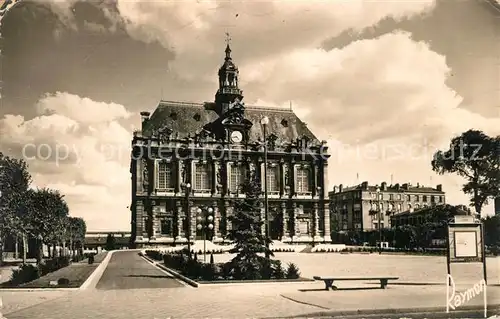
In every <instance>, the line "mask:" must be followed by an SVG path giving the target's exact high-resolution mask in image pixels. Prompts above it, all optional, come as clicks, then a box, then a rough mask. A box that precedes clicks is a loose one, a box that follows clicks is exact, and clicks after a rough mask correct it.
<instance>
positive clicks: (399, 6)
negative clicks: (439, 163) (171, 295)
mask: <svg viewBox="0 0 500 319" xmlns="http://www.w3.org/2000/svg"><path fill="white" fill-rule="evenodd" d="M225 32H229V33H230V34H231V37H232V49H233V57H234V60H235V62H236V63H237V64H238V65H239V67H240V74H241V79H242V83H241V84H242V85H241V86H242V88H243V90H244V91H245V101H246V103H247V104H258V105H268V106H281V107H288V106H289V104H290V101H291V103H292V105H293V108H294V110H295V111H296V112H297V114H299V116H300V117H301V118H302V119H303V120H304V121H306V122H307V123H308V124H309V127H310V128H311V129H312V130H313V131H314V133H315V134H316V135H317V136H318V137H319V138H320V139H325V140H327V141H328V143H329V145H330V147H331V153H332V158H331V160H330V162H329V163H330V169H329V174H330V175H329V180H330V185H329V188H330V189H331V188H332V187H333V185H335V184H341V183H342V184H344V185H353V184H356V183H358V182H361V181H364V180H368V181H370V183H372V184H379V183H380V182H382V181H384V180H385V181H387V182H389V183H390V181H391V175H392V179H393V182H394V183H396V182H399V183H404V182H411V183H413V184H416V183H417V182H418V183H420V184H423V185H434V186H435V185H436V184H443V187H444V189H445V191H447V196H448V201H449V202H450V203H453V204H459V203H467V199H466V197H464V195H463V194H461V192H460V185H461V183H462V180H461V179H460V178H457V177H454V176H437V175H435V174H434V173H432V171H431V168H430V158H431V156H432V153H433V152H434V150H435V149H436V148H439V147H444V146H446V144H447V142H449V140H450V138H451V137H453V136H454V135H457V134H460V133H461V132H463V131H465V130H467V129H469V128H476V129H482V130H484V131H485V132H486V133H488V134H490V135H497V134H500V87H499V86H500V84H499V83H500V5H498V4H495V0H434V1H433V0H413V1H390V0H380V1H361V0H337V1H333V0H332V1H291V0H290V1H286V0H276V1H271V0H269V1H246V2H229V1H221V2H212V1H196V2H195V1H187V0H186V1H144V0H116V1H108V0H103V1H92V2H76V1H70V0H67V1H62V0H53V1H48V0H44V1H40V2H34V3H27V2H26V3H21V4H19V5H18V6H16V7H14V9H12V10H11V11H10V12H9V13H8V14H7V15H6V16H5V17H4V18H3V21H2V35H3V37H4V41H3V55H4V58H3V63H2V76H3V86H4V88H3V92H2V105H1V109H0V150H1V151H3V152H6V153H8V154H10V155H14V156H24V157H25V158H26V159H27V160H28V163H29V165H30V170H31V172H32V175H33V178H34V184H35V185H36V186H41V187H51V188H56V189H59V190H61V192H63V193H64V194H66V198H67V201H68V203H69V206H70V209H71V215H73V216H81V217H84V218H85V219H86V221H87V225H88V228H89V229H91V230H111V229H116V230H118V229H120V230H127V229H129V228H130V226H129V224H130V213H129V210H128V208H127V206H128V205H129V203H130V175H129V172H128V170H129V158H128V157H129V147H130V139H131V132H132V131H133V129H134V128H137V127H138V124H139V115H138V113H139V112H140V111H142V110H150V111H152V110H154V108H155V106H156V105H157V103H158V101H159V100H160V98H163V99H166V100H180V101H194V102H202V101H211V100H213V97H214V94H215V91H216V89H217V79H216V71H217V69H218V67H219V66H220V64H221V63H222V61H223V54H224V53H223V51H224V47H225V42H224V40H225ZM49 149H51V150H52V152H51V154H49V152H48V150H49ZM37 150H38V154H37ZM56 150H57V151H56ZM357 174H359V179H358V178H357ZM492 211H493V208H492V206H491V205H490V206H488V207H487V208H486V209H485V212H486V213H492Z"/></svg>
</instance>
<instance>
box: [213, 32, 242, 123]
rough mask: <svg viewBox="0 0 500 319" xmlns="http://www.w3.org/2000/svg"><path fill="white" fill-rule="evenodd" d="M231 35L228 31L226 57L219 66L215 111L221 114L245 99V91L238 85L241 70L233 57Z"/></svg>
mask: <svg viewBox="0 0 500 319" xmlns="http://www.w3.org/2000/svg"><path fill="white" fill-rule="evenodd" d="M230 42H231V36H230V35H229V33H228V32H226V50H225V52H226V57H225V59H224V63H223V64H222V66H221V67H220V68H219V72H218V77H219V90H217V93H216V94H215V104H216V107H215V111H216V112H217V113H218V114H219V115H221V114H223V113H225V112H226V111H228V110H229V109H230V107H231V105H233V104H234V103H235V102H239V101H241V100H243V91H242V90H240V88H239V87H238V77H239V71H238V67H237V66H236V64H234V62H233V59H232V58H231V47H230V45H229V44H230Z"/></svg>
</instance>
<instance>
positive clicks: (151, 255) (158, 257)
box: [146, 250, 163, 260]
mask: <svg viewBox="0 0 500 319" xmlns="http://www.w3.org/2000/svg"><path fill="white" fill-rule="evenodd" d="M146 256H148V257H149V258H151V259H153V260H162V259H163V254H162V253H161V252H159V251H158V250H146Z"/></svg>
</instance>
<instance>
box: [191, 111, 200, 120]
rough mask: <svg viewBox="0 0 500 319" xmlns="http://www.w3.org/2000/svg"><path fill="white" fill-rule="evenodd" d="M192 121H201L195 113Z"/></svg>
mask: <svg viewBox="0 0 500 319" xmlns="http://www.w3.org/2000/svg"><path fill="white" fill-rule="evenodd" d="M193 119H194V120H195V121H200V120H201V115H200V114H199V113H196V114H195V115H194V116H193Z"/></svg>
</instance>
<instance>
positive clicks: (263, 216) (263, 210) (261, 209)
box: [260, 203, 266, 235]
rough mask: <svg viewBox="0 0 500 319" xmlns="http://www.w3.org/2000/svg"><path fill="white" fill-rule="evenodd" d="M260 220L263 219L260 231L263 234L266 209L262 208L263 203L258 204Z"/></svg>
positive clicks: (264, 231)
mask: <svg viewBox="0 0 500 319" xmlns="http://www.w3.org/2000/svg"><path fill="white" fill-rule="evenodd" d="M260 220H262V221H263V223H262V226H261V228H260V231H261V233H262V234H263V235H265V234H266V211H265V209H264V204H263V203H261V204H260Z"/></svg>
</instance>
